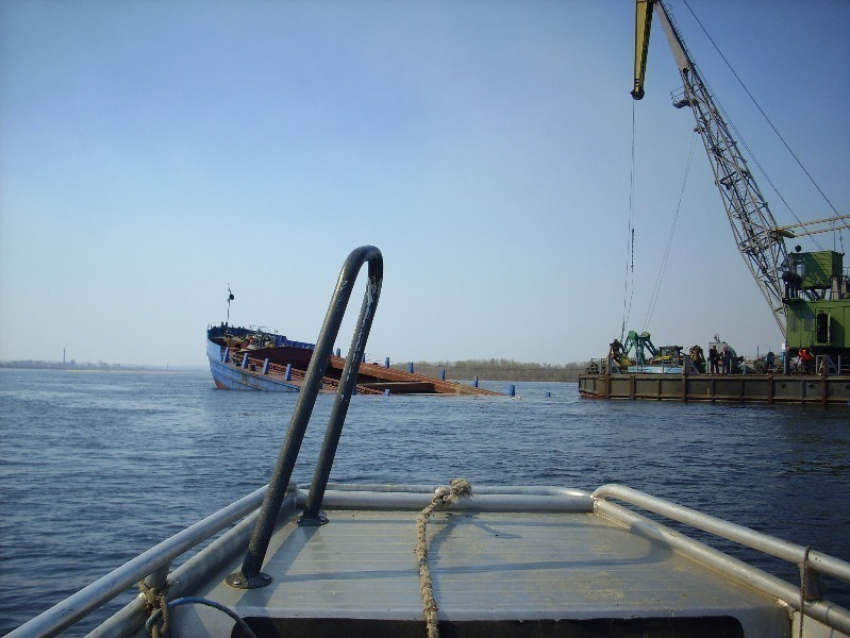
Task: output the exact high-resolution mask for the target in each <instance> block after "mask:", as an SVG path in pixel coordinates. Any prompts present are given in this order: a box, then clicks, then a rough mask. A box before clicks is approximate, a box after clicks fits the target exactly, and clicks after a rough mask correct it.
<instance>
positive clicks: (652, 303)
mask: <svg viewBox="0 0 850 638" xmlns="http://www.w3.org/2000/svg"><path fill="white" fill-rule="evenodd" d="M696 142H697V138H696V136H693V137H691V148H690V150H689V151H688V163H687V165H686V166H685V177H684V179H683V180H682V191H681V193H679V203H678V205H677V206H676V212H675V214H674V215H673V224H672V226H671V227H670V235H669V236H668V237H667V246H666V248H665V249H664V257H663V258H662V260H661V267H660V268H659V269H658V279H656V280H655V288H654V289H653V290H652V296H651V297H650V300H649V308H648V309H647V311H646V319H645V320H644V322H643V331H644V332H646V331H648V329H649V322H650V320H651V319H652V313H653V312H654V311H655V304H656V302H657V301H658V295H659V293H660V291H661V282H662V281H663V280H664V273H665V272H666V270H667V261H668V259H669V257H670V247H671V246H672V245H673V235H674V234H675V232H676V223H677V222H678V221H679V212H680V211H681V210H682V200H683V199H684V197H685V186H686V185H687V183H688V175H689V174H690V172H691V164H692V163H693V159H694V150H695V149H696Z"/></svg>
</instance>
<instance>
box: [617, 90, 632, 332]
mask: <svg viewBox="0 0 850 638" xmlns="http://www.w3.org/2000/svg"><path fill="white" fill-rule="evenodd" d="M634 220H635V101H634V100H632V163H631V176H630V185H629V225H628V238H627V240H626V276H625V287H624V291H623V324H622V326H621V327H620V342H621V343H622V342H623V341H624V339H625V337H626V325H627V323H628V321H629V316H630V315H631V312H632V300H633V299H634V294H635V289H634V272H635V228H634Z"/></svg>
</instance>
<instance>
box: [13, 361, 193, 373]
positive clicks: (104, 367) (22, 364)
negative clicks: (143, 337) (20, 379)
mask: <svg viewBox="0 0 850 638" xmlns="http://www.w3.org/2000/svg"><path fill="white" fill-rule="evenodd" d="M0 369H12V370H59V371H63V372H204V371H206V369H207V367H206V366H204V365H196V366H169V365H165V366H140V365H121V364H120V363H119V364H100V365H98V364H89V363H84V364H75V365H69V364H64V365H63V364H62V363H51V362H49V361H0Z"/></svg>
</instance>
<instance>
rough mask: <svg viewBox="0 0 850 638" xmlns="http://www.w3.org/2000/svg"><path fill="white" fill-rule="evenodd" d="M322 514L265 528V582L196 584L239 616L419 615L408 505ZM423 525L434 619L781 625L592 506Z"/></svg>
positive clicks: (713, 577) (760, 602) (758, 604)
mask: <svg viewBox="0 0 850 638" xmlns="http://www.w3.org/2000/svg"><path fill="white" fill-rule="evenodd" d="M326 515H327V516H328V518H329V519H330V523H328V524H327V525H324V526H322V527H298V526H297V525H296V524H295V523H293V522H288V523H286V524H284V525H283V526H282V527H281V528H280V530H279V532H278V533H276V534H275V536H274V537H273V539H272V543H271V546H270V549H269V558H268V559H267V562H266V565H265V567H264V570H263V571H264V572H266V573H268V574H270V575H271V576H272V577H273V582H272V584H271V585H269V586H268V587H265V588H263V589H256V590H251V591H241V590H236V589H232V588H229V587H227V586H225V585H222V584H221V579H222V578H223V577H224V575H225V572H222V573H221V574H219V575H218V576H219V577H218V579H217V582H216V584H215V585H214V587H210V589H209V590H208V591H207V592H204V593H203V594H202V595H206V596H208V597H209V598H212V599H213V600H217V601H219V602H221V603H223V604H225V605H228V606H230V607H232V608H234V609H236V610H237V611H238V612H239V613H240V615H242V616H243V617H250V616H270V617H276V618H290V617H302V618H303V617H307V618H364V619H378V620H417V619H418V620H421V619H422V618H423V614H422V602H421V596H420V582H419V573H418V568H417V560H416V555H415V551H414V550H415V543H416V526H415V521H416V516H417V512H415V511H380V510H368V511H367V510H330V511H327V512H326ZM428 536H429V539H430V551H429V565H430V569H431V573H432V578H433V583H434V592H435V598H436V601H437V605H438V607H439V614H440V618H441V620H448V621H452V622H463V621H471V620H487V621H494V620H503V619H505V620H507V619H520V620H546V619H550V620H552V619H554V620H559V619H593V618H631V617H663V618H670V617H702V616H721V615H729V616H734V617H736V618H738V619H739V620H742V622H743V623H744V625H745V626H746V625H747V624H748V621H747V619H749V618H755V616H756V615H761V614H764V613H767V617H768V618H771V619H773V618H775V624H774V621H771V622H770V623H769V626H764V617H763V616H762V619H761V620H760V621H759V623H760V624H761V625H762V626H763V627H762V630H763V631H764V632H765V633H761V632H760V631H756V632H755V633H754V634H752V635H764V636H782V635H785V633H786V632H787V614H786V612H785V610H784V609H783V608H782V607H780V606H778V605H777V603H776V601H774V600H770V599H768V598H767V597H765V596H764V595H762V594H760V593H758V592H756V591H754V590H752V589H750V588H748V587H745V586H742V585H738V584H736V583H734V582H730V581H729V580H728V579H726V578H723V577H721V576H719V575H718V574H716V573H714V572H712V571H710V570H708V569H706V568H704V567H702V566H700V565H699V564H697V563H696V562H694V561H692V560H691V559H689V558H686V557H683V556H681V555H679V554H677V553H675V552H673V551H671V550H670V549H669V548H667V547H665V546H663V545H659V544H657V543H654V542H652V541H650V540H648V539H645V538H643V537H641V536H638V535H636V534H632V533H630V532H629V530H628V529H626V528H624V527H621V526H619V525H618V524H615V523H612V522H610V521H608V520H606V519H604V518H602V517H600V516H597V515H596V514H593V513H559V512H554V513H511V512H476V511H457V512H451V511H448V512H437V513H435V514H434V516H433V517H432V519H431V522H430V523H429V526H428ZM239 562H241V558H240V561H239ZM237 567H238V563H236V564H234V565H232V566H231V567H230V568H229V570H233V569H236V568H237ZM765 610H767V611H766V612H765ZM783 627H785V629H783ZM747 635H750V634H747Z"/></svg>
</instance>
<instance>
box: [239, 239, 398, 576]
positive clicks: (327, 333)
mask: <svg viewBox="0 0 850 638" xmlns="http://www.w3.org/2000/svg"><path fill="white" fill-rule="evenodd" d="M367 261H368V262H369V281H368V284H367V287H366V294H365V295H364V298H363V306H362V308H361V311H360V321H359V322H358V323H359V328H358V329H356V330H355V333H354V337H353V339H352V344H351V349H350V350H349V352H348V358H347V359H346V361H345V368H344V369H343V373H342V379H341V380H340V385H339V390H338V391H337V395H336V400H335V402H334V407H333V411H332V413H331V418H330V421H329V423H328V432H327V434H326V436H325V442H324V444H323V446H322V453H321V456H320V461H319V464H318V465H317V466H316V476H315V477H314V480H313V487H311V490H310V499H309V501H310V502H313V503H314V505H315V506H316V508H317V509H318V506H320V505H321V500H322V497H323V496H324V488H325V486H326V485H327V476H329V475H330V464H332V463H333V454H334V453H335V451H336V444H337V443H338V441H339V436H340V435H341V433H342V426H343V423H344V421H345V415H346V412H347V410H348V404H349V402H350V400H351V391H352V390H353V388H354V386H355V385H356V383H357V371H358V368H359V366H360V360H361V359H362V355H363V352H364V350H365V347H366V339H367V338H368V336H369V330H370V328H371V325H372V319H373V318H374V314H375V309H376V308H377V305H378V298H379V297H380V293H381V283H382V281H383V277H384V262H383V256H382V255H381V251H380V250H378V249H377V248H375V247H374V246H361V247H360V248H356V249H355V250H353V251H352V252H351V254H350V255H349V256H348V258H347V259H346V261H345V264H343V267H342V270H341V271H340V274H339V279H338V280H337V284H336V288H335V290H334V294H333V297H332V298H331V303H330V306H329V307H328V312H327V314H326V315H325V322H324V324H323V325H322V330H321V332H320V333H319V339H318V340H317V342H316V347H315V349H314V350H313V356H312V358H311V360H310V366H309V367H308V368H307V374H306V375H305V376H304V383H303V385H302V387H301V392H300V394H299V396H298V402H297V403H296V405H295V410H294V411H293V413H292V419H291V421H290V423H289V430H288V431H287V433H286V438H285V439H284V442H283V445H282V446H281V450H280V454H279V456H278V460H277V464H276V465H275V469H274V472H273V473H272V477H271V480H270V481H269V488H268V491H267V492H266V498H265V499H264V500H263V505H262V508H261V510H260V516H259V518H258V519H257V524H256V525H255V527H254V532H253V533H252V535H251V540H250V542H249V544H248V552H247V553H246V555H245V560H244V561H243V563H242V567H241V569H239V570H238V571H235V572H233V573H232V574H230V575H229V576H228V577H227V578H226V579H225V582H226V583H227V584H228V585H231V586H232V587H235V588H238V589H255V588H258V587H265V586H266V585H268V584H269V583H270V582H271V576H269V575H267V574H264V573H262V572H261V571H260V568H261V567H262V564H263V560H264V559H265V556H266V551H267V550H268V547H269V541H270V540H271V536H272V532H273V531H274V526H275V523H276V522H277V514H278V511H279V510H280V507H281V505H282V503H283V499H284V496H285V495H286V486H287V485H288V484H289V480H290V478H291V477H292V470H293V469H294V467H295V462H296V461H297V459H298V452H299V451H300V449H301V443H302V441H303V440H304V433H305V432H306V430H307V425H308V424H309V422H310V416H311V415H312V412H313V407H314V405H315V403H316V397H317V396H318V394H319V390H320V389H321V387H322V377H323V376H324V374H325V368H326V366H327V363H328V359H329V357H330V354H331V351H332V349H333V343H334V340H335V339H336V336H337V333H338V332H339V327H340V324H341V323H342V319H343V316H344V315H345V309H346V306H347V305H348V300H349V298H350V296H351V289H352V286H353V284H354V280H355V279H356V278H357V273H358V272H359V271H360V268H361V267H362V266H363V264H364V263H365V262H367ZM332 430H333V431H332ZM325 464H327V468H326V469H323V468H324V465H325ZM320 470H321V471H322V475H323V476H325V478H324V484H322V485H320V486H319V487H321V490H320V492H321V493H318V492H314V488H316V487H317V482H318V481H317V479H318V478H320V477H319V473H320ZM317 493H318V500H317V499H316V494H317Z"/></svg>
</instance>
